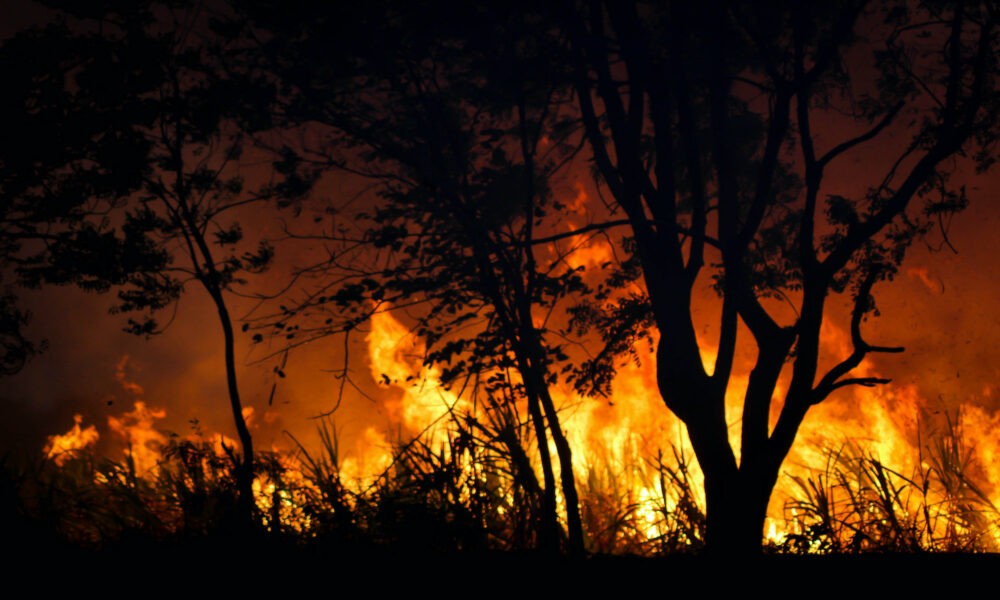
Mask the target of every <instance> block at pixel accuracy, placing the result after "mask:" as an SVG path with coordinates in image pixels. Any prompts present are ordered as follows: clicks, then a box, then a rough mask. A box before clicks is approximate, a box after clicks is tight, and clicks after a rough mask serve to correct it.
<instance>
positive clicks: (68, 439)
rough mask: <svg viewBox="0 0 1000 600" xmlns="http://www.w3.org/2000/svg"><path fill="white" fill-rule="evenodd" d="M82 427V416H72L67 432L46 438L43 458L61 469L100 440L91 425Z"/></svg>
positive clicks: (95, 429) (95, 428)
mask: <svg viewBox="0 0 1000 600" xmlns="http://www.w3.org/2000/svg"><path fill="white" fill-rule="evenodd" d="M82 425H83V415H80V414H76V415H73V427H72V428H70V430H69V431H67V432H66V433H64V434H61V435H59V434H56V435H50V436H48V442H46V444H45V448H44V449H43V450H42V452H44V453H45V458H47V459H49V460H51V461H52V462H54V463H56V464H57V465H59V466H60V467H61V466H63V465H65V464H66V462H68V461H69V460H70V459H72V458H73V457H74V456H77V455H79V453H80V451H82V450H84V449H86V448H90V447H91V446H93V445H94V444H96V443H97V440H99V439H100V438H101V436H100V434H99V433H97V427H95V426H93V425H88V426H87V427H81V426H82Z"/></svg>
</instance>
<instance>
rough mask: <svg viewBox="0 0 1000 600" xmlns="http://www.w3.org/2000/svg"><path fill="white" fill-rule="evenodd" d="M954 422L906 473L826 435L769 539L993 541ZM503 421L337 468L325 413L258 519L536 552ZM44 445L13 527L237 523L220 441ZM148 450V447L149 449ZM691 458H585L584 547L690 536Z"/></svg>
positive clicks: (455, 421)
mask: <svg viewBox="0 0 1000 600" xmlns="http://www.w3.org/2000/svg"><path fill="white" fill-rule="evenodd" d="M948 424H949V425H948V427H947V428H945V429H944V430H943V431H940V432H938V433H937V434H936V435H934V436H928V437H927V438H926V439H924V440H923V443H922V444H921V445H920V447H919V452H920V455H919V456H918V457H916V459H917V460H916V462H917V464H918V465H919V467H918V468H917V469H915V470H914V472H903V471H902V470H901V469H898V468H894V467H893V466H892V465H888V464H885V463H883V462H882V461H881V460H879V458H878V457H877V456H876V455H875V454H874V453H873V451H872V450H871V449H868V448H865V447H864V446H863V445H861V444H860V443H848V444H845V445H843V446H840V447H835V448H830V447H828V448H825V449H824V452H825V456H826V462H825V464H823V465H822V466H821V467H820V468H817V469H812V470H808V471H806V472H804V473H803V474H800V475H795V476H792V475H789V476H787V477H788V479H789V480H790V481H791V485H790V486H786V490H790V491H789V492H788V498H787V499H786V500H785V503H784V514H783V515H782V516H781V517H779V518H772V519H771V524H772V527H771V529H772V530H771V531H770V532H768V535H767V538H766V550H767V551H768V552H769V553H780V554H871V553H900V552H901V553H923V552H962V553H980V552H996V551H997V550H998V548H1000V512H998V510H997V507H996V506H995V505H994V504H993V503H992V502H991V500H990V498H989V497H988V495H987V494H986V493H984V492H983V491H982V489H980V488H979V487H978V486H977V485H976V484H975V483H974V478H973V477H972V476H971V474H970V473H971V471H972V470H973V469H974V468H976V461H977V457H976V453H975V449H974V448H972V447H970V446H969V445H968V444H967V442H966V441H965V439H964V438H963V433H962V429H961V427H960V420H959V419H949V420H948ZM508 425H509V424H508ZM505 427H507V425H504V424H502V423H484V422H480V421H478V420H475V419H473V418H471V417H469V416H467V415H466V416H457V415H453V416H452V417H451V418H450V419H449V420H448V422H447V423H443V424H442V426H441V427H440V428H439V429H438V430H436V431H435V432H434V433H433V435H431V434H430V433H425V435H423V436H418V437H416V438H413V439H410V440H407V441H406V442H405V443H402V442H398V443H396V444H395V445H394V446H393V448H392V450H391V453H390V461H389V463H388V466H386V467H385V468H384V470H382V471H381V472H380V473H378V474H377V475H376V476H374V477H369V478H361V477H360V476H359V475H358V474H357V473H352V472H350V469H346V470H345V468H344V465H345V463H346V464H349V463H348V461H345V460H344V457H343V456H342V454H341V452H340V449H339V445H338V438H337V434H336V431H335V429H334V427H333V424H332V423H330V422H323V423H322V424H321V425H320V428H319V438H320V440H321V444H320V447H319V448H318V449H306V448H305V447H304V446H302V445H298V446H297V447H296V448H295V449H294V450H293V451H289V452H282V453H278V452H271V453H264V454H261V455H260V456H259V459H260V460H259V462H260V469H259V473H258V477H257V480H256V482H255V486H254V490H255V494H256V504H257V514H256V516H255V525H254V526H253V527H252V528H251V529H253V530H254V533H253V535H255V536H258V537H259V538H261V539H270V540H274V541H279V540H280V541H281V543H286V544H287V543H290V544H293V545H295V546H298V547H308V546H309V545H316V544H321V545H328V544H334V545H336V546H338V547H358V548H360V547H364V548H383V549H386V548H392V549H395V550H399V551H413V552H418V553H419V552H423V551H433V552H438V553H478V552H488V551H503V552H515V553H516V552H521V551H531V550H533V549H534V548H536V546H537V542H538V540H537V537H536V534H537V531H538V527H537V526H538V523H539V518H540V517H539V516H540V510H541V508H540V498H539V494H538V493H537V490H536V489H534V488H532V486H531V484H525V483H524V478H525V477H526V473H525V472H524V471H523V469H526V468H531V465H530V462H531V459H530V458H529V457H530V456H531V443H532V442H531V440H530V439H520V438H515V440H516V441H512V439H511V437H510V436H511V432H510V430H509V429H505ZM87 431H88V429H87V428H85V427H82V423H81V422H80V421H79V420H78V421H77V422H76V423H75V424H74V427H73V429H72V430H71V431H70V432H68V434H67V435H69V434H71V433H74V432H75V433H76V434H78V435H80V436H84V437H85V438H86V439H90V438H91V437H93V434H87V435H85V432H87ZM50 446H51V448H50V447H47V448H46V452H45V453H44V456H43V458H41V459H39V460H37V461H35V462H33V463H32V464H30V465H28V466H25V465H15V464H14V463H13V462H12V461H7V462H6V463H5V464H4V469H3V477H4V482H3V483H4V486H3V488H4V496H5V497H4V503H5V504H6V505H7V506H6V510H5V514H7V515H8V518H10V519H12V520H11V522H10V525H11V526H10V527H8V530H9V531H13V532H15V533H16V532H18V531H20V532H21V533H22V534H23V535H29V533H30V536H31V537H32V538H33V539H36V540H37V539H45V540H53V541H55V540H65V541H69V542H71V543H73V544H77V545H82V546H85V547H101V546H105V545H108V544H114V543H117V542H120V541H121V540H126V539H143V540H147V541H150V542H155V543H169V542H172V541H177V540H209V539H212V538H213V537H218V536H223V537H224V536H232V535H235V534H237V533H240V532H243V533H245V532H246V531H245V530H246V529H247V527H246V523H243V522H239V521H238V519H237V517H236V515H237V514H238V513H237V511H236V488H235V480H234V469H235V464H236V455H235V453H234V452H233V449H232V446H231V445H228V444H226V443H225V442H218V441H211V440H210V439H207V438H206V437H205V436H201V435H200V434H198V435H191V436H188V437H181V436H177V435H163V436H162V439H159V440H158V441H157V442H156V443H155V444H147V445H146V446H144V449H143V454H137V453H136V452H135V451H134V449H129V450H127V451H126V452H125V453H124V456H123V457H122V458H121V459H117V460H114V459H111V458H106V457H103V458H102V457H99V456H98V455H97V454H96V452H95V451H94V447H93V444H83V445H78V446H74V447H71V446H72V444H70V445H66V444H64V445H62V446H59V447H61V448H63V450H62V451H60V452H59V453H53V452H52V448H54V447H56V446H58V444H56V443H50ZM519 453H520V454H519ZM140 456H141V457H142V460H137V457H140ZM150 457H154V459H153V463H151V464H147V463H145V462H143V461H146V460H148V459H150ZM526 462H527V463H528V464H525V463H526ZM693 466H694V465H692V463H691V459H690V457H689V455H687V454H686V453H685V452H684V451H683V450H682V449H679V448H676V447H675V448H668V451H667V452H659V453H657V454H656V455H654V456H651V457H645V458H644V459H643V460H642V461H640V462H639V463H637V464H632V465H629V466H627V468H626V469H624V470H623V469H622V466H621V464H620V463H619V462H618V461H615V460H612V459H611V457H610V455H606V456H604V457H590V458H589V459H588V463H587V465H586V467H585V469H586V476H585V477H581V478H580V490H579V492H580V497H581V505H582V506H581V508H582V513H583V515H584V525H585V530H586V536H587V543H588V550H589V551H590V552H591V553H593V554H598V555H639V556H662V555H677V554H682V553H692V552H697V551H698V550H699V549H700V548H701V547H702V544H703V540H704V515H703V512H702V503H701V501H700V499H699V498H700V497H699V494H698V492H697V482H696V479H695V477H694V475H693V474H692V468H693Z"/></svg>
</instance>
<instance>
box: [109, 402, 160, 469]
mask: <svg viewBox="0 0 1000 600" xmlns="http://www.w3.org/2000/svg"><path fill="white" fill-rule="evenodd" d="M166 416H167V411H166V410H164V409H162V408H160V409H151V408H148V407H147V406H146V403H145V402H143V401H141V400H137V401H136V402H135V404H134V405H133V408H132V410H131V411H129V412H126V413H124V414H122V415H121V416H120V417H114V416H109V417H108V428H109V429H110V430H111V431H112V432H114V433H115V434H116V435H117V436H118V438H119V439H120V440H122V441H123V442H124V443H125V455H126V456H127V457H128V459H129V460H131V461H132V463H133V464H134V465H135V470H136V472H137V473H140V474H146V473H151V472H152V471H154V470H155V469H156V466H157V464H159V462H160V460H161V458H162V456H163V448H164V446H165V445H166V443H167V436H166V435H164V434H163V432H161V431H160V430H158V429H157V428H156V422H157V421H159V420H161V419H163V418H165V417H166Z"/></svg>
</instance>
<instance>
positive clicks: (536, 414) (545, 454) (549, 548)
mask: <svg viewBox="0 0 1000 600" xmlns="http://www.w3.org/2000/svg"><path fill="white" fill-rule="evenodd" d="M528 413H529V414H530V415H531V424H532V427H533V428H534V430H535V437H536V438H537V440H538V457H539V460H540V461H541V463H542V482H543V488H542V506H541V518H540V519H539V530H538V548H539V550H542V551H543V552H549V553H552V554H555V553H558V551H559V512H558V510H557V507H556V477H555V473H554V471H553V469H552V455H550V454H549V438H548V435H547V434H546V433H545V417H544V416H543V415H542V410H541V408H540V407H539V405H538V396H537V394H532V393H531V391H530V390H529V393H528Z"/></svg>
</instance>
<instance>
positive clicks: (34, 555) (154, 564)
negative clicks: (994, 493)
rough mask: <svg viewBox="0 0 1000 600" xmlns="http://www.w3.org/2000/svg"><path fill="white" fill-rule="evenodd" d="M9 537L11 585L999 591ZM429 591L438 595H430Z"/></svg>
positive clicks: (700, 563) (574, 591) (780, 569)
mask: <svg viewBox="0 0 1000 600" xmlns="http://www.w3.org/2000/svg"><path fill="white" fill-rule="evenodd" d="M0 543H2V544H3V545H2V546H0V551H2V554H0V557H3V558H0V560H2V563H0V572H3V573H6V574H7V577H5V579H7V581H8V585H10V584H12V583H15V582H25V583H28V582H31V583H34V584H35V586H37V590H38V591H39V592H41V591H49V592H56V591H60V590H66V591H71V590H77V591H83V590H89V591H94V592H99V593H107V594H108V595H110V596H112V597H115V596H124V595H130V596H131V595H134V594H136V593H139V594H146V593H150V592H152V593H154V594H155V595H156V596H163V595H166V596H167V597H169V596H172V595H174V594H177V595H183V596H188V595H191V594H194V595H196V596H197V597H205V596H204V595H205V594H209V593H211V594H216V593H217V594H220V595H222V594H225V595H226V597H232V594H240V595H242V596H243V597H246V598H259V597H263V595H265V594H267V595H271V594H275V595H277V594H280V595H281V596H282V597H284V598H292V597H295V596H298V595H303V596H305V595H307V594H308V596H316V595H317V593H318V594H319V595H321V596H328V597H361V598H365V597H369V596H371V597H374V598H381V597H387V596H389V595H392V596H395V597H398V598H409V597H415V598H423V597H438V598H455V597H490V598H492V597H512V598H520V597H525V598H534V597H540V596H546V597H552V598H558V599H559V600H562V599H563V598H570V597H573V598H602V597H608V598H625V597H628V598H630V599H631V598H636V599H637V600H638V599H639V598H653V597H663V598H665V597H669V596H671V595H672V592H673V593H675V592H681V591H685V592H687V591H690V592H695V593H697V592H706V591H725V592H731V593H736V594H737V595H736V597H737V598H738V597H740V596H742V595H743V594H746V595H747V597H750V595H751V594H752V596H753V597H755V598H756V597H760V596H761V595H762V594H763V595H766V596H765V597H778V598H781V597H799V598H815V597H820V598H869V597H872V598H874V597H885V596H886V594H889V597H897V598H898V597H901V596H900V595H901V594H904V593H905V594H916V596H915V597H919V598H923V597H938V596H939V595H941V594H946V595H948V596H951V595H955V594H966V593H969V592H973V591H976V590H979V589H983V590H985V591H988V595H990V596H992V594H994V593H995V590H996V582H997V581H998V579H997V576H998V575H1000V554H868V555H850V556H844V555H840V556H789V555H774V556H757V557H749V558H710V557H706V556H691V555H673V556H668V557H664V558H640V557H627V556H626V557H621V556H590V557H586V558H578V559H574V558H568V557H548V556H540V555H537V554H531V553H501V552H474V553H457V554H456V553H448V554H441V553H433V552H428V551H421V550H420V549H419V548H412V547H411V548H405V549H403V548H376V547H364V548H359V547H353V548H348V547H343V546H334V545H328V544H321V543H317V544H312V545H309V546H305V547H303V546H301V545H293V544H290V543H289V544H283V543H276V542H273V541H268V542H261V541H259V540H257V541H248V540H239V539H223V538H216V539H211V540H210V539H201V540H188V541H175V542H157V543H153V542H149V541H145V540H143V541H123V542H120V543H118V544H116V545H115V546H111V547H106V548H102V549H94V548H89V549H86V548H79V547H76V546H68V545H65V544H62V543H46V541H45V540H30V539H29V540H26V539H23V538H21V540H20V541H18V542H14V541H13V540H12V539H11V538H5V539H4V540H3V541H2V542H0ZM428 595H430V596H428Z"/></svg>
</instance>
